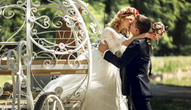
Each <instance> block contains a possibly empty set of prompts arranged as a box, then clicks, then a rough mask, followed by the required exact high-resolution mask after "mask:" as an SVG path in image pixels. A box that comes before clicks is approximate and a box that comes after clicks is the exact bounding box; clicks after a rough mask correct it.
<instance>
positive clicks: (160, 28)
mask: <svg viewBox="0 0 191 110" xmlns="http://www.w3.org/2000/svg"><path fill="white" fill-rule="evenodd" d="M165 28H166V27H165V25H164V24H163V23H162V22H155V23H153V26H152V29H151V30H152V31H154V32H156V34H157V37H156V39H157V45H158V43H159V37H158V35H160V36H163V35H164V32H165ZM151 45H152V44H151Z"/></svg>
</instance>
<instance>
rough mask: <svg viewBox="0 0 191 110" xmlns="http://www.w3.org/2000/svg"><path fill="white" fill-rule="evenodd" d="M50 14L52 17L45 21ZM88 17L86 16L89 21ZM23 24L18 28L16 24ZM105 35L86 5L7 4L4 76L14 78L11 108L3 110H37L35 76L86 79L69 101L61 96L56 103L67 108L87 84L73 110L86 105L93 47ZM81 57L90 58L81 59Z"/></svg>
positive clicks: (1, 16)
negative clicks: (32, 81)
mask: <svg viewBox="0 0 191 110" xmlns="http://www.w3.org/2000/svg"><path fill="white" fill-rule="evenodd" d="M79 7H81V8H82V9H83V10H82V13H80V12H79V10H78V9H79ZM47 12H49V15H48V14H47V15H46V13H47ZM83 16H87V17H86V18H87V20H84V19H85V18H84V17H83ZM15 19H16V20H15ZM18 19H19V22H16V21H18ZM61 20H63V22H62V21H61ZM84 21H86V22H84ZM87 21H88V22H87ZM9 23H12V24H11V25H9V26H11V27H7V24H9ZM62 27H67V28H62ZM101 33H102V29H101V27H100V25H99V23H98V22H97V20H96V19H95V17H94V16H93V15H92V13H91V12H90V11H89V10H88V8H87V5H86V3H84V2H83V1H81V0H63V1H62V0H47V1H43V0H42V1H37V0H26V1H24V0H10V1H3V0H2V1H1V3H0V36H1V37H0V38H1V42H0V46H1V47H0V54H1V55H0V57H1V59H0V69H1V70H0V71H1V73H0V75H11V76H12V83H13V84H12V85H13V91H12V96H13V97H12V105H11V107H8V106H3V108H17V109H21V108H22V107H24V108H25V107H26V108H27V109H34V108H35V100H34V95H33V92H34V91H33V90H32V89H33V87H32V84H31V80H33V79H34V81H36V79H35V76H36V75H46V76H47V75H51V76H54V75H62V74H86V76H85V77H84V79H83V81H82V82H81V83H80V84H79V86H77V88H76V89H75V91H74V92H73V93H71V94H70V95H69V96H67V98H66V99H64V101H63V100H62V101H61V100H59V98H56V96H55V97H54V98H53V97H52V98H53V99H55V100H57V102H58V103H61V102H62V103H63V102H65V104H63V105H62V104H60V105H62V106H64V107H66V106H67V102H68V101H69V100H70V98H71V97H72V96H73V95H75V94H77V93H78V90H79V89H80V87H81V86H80V85H81V84H82V83H85V82H86V83H87V84H86V85H87V86H86V88H85V93H84V97H83V98H82V99H81V102H79V103H78V104H75V105H73V106H72V109H73V108H76V107H77V106H79V105H82V104H83V101H84V100H85V94H86V92H87V90H88V86H89V83H90V82H89V80H90V78H91V77H90V75H91V70H92V66H91V61H92V59H91V49H93V48H94V46H91V45H92V44H93V42H96V41H97V40H98V39H99V36H100V34H101ZM8 36H9V37H8ZM65 36H68V37H65ZM59 40H62V41H63V42H59ZM81 55H84V56H85V57H84V58H83V59H79V56H81ZM62 56H66V57H62ZM63 65H64V66H63ZM36 78H37V77H36ZM15 79H16V80H15ZM49 80H50V79H49ZM23 88H25V89H24V91H23ZM42 88H43V87H41V89H40V90H41V91H42ZM23 96H25V99H26V100H27V101H25V102H27V103H26V104H23V105H22V104H21V99H22V98H23ZM1 98H2V97H1ZM16 100H17V101H16ZM16 103H17V104H16ZM16 105H17V106H16ZM21 105H22V106H21ZM53 105H54V104H53ZM53 105H51V106H53ZM59 108H60V109H62V107H59Z"/></svg>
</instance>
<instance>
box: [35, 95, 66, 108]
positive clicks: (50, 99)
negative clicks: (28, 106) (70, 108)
mask: <svg viewBox="0 0 191 110" xmlns="http://www.w3.org/2000/svg"><path fill="white" fill-rule="evenodd" d="M34 110H65V109H64V107H63V104H62V101H61V100H60V99H59V98H58V97H57V96H56V95H55V93H54V92H48V93H44V94H42V95H41V96H40V98H39V99H38V101H37V102H36V105H35V108H34Z"/></svg>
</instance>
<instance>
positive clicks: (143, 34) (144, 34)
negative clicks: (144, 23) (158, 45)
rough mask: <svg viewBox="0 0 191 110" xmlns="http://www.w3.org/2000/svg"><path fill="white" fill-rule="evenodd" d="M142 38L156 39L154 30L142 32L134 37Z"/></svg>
mask: <svg viewBox="0 0 191 110" xmlns="http://www.w3.org/2000/svg"><path fill="white" fill-rule="evenodd" d="M143 38H149V39H151V40H153V39H156V38H157V36H156V33H155V32H147V33H142V34H140V35H138V36H136V39H143Z"/></svg>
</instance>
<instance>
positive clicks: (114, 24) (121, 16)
mask: <svg viewBox="0 0 191 110" xmlns="http://www.w3.org/2000/svg"><path fill="white" fill-rule="evenodd" d="M138 13H139V11H138V10H136V9H135V8H133V7H125V8H123V9H121V10H120V11H119V12H118V13H117V14H116V15H115V16H114V18H113V19H112V20H111V21H110V22H109V23H108V24H107V26H109V27H111V28H113V29H114V30H115V31H120V30H119V26H120V25H121V21H123V20H125V19H131V18H134V17H135V15H137V14H138ZM126 30H127V29H126ZM126 34H127V35H128V34H130V32H129V30H127V31H126Z"/></svg>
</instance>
